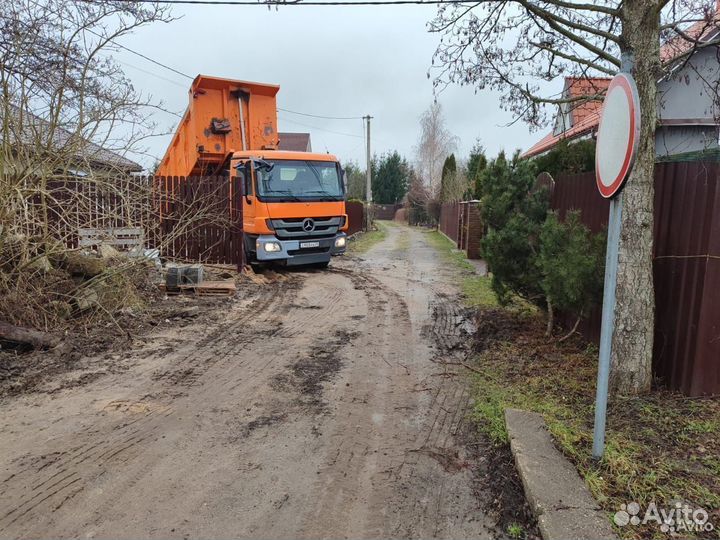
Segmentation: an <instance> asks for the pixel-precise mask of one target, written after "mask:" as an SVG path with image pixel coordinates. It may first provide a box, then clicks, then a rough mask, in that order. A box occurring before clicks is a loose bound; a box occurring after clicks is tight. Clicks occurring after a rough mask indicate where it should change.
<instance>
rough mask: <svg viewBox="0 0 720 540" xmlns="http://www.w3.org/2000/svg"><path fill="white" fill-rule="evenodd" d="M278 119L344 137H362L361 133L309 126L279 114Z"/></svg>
mask: <svg viewBox="0 0 720 540" xmlns="http://www.w3.org/2000/svg"><path fill="white" fill-rule="evenodd" d="M278 120H282V121H283V122H290V123H291V124H296V125H298V126H303V127H306V128H310V129H317V130H318V131H325V132H327V133H332V134H333V135H342V136H344V137H355V138H357V139H362V138H363V135H357V134H354V133H343V132H342V131H333V130H330V129H325V128H321V127H318V126H311V125H310V124H303V123H302V122H297V121H295V120H290V119H289V118H283V117H281V116H279V117H278Z"/></svg>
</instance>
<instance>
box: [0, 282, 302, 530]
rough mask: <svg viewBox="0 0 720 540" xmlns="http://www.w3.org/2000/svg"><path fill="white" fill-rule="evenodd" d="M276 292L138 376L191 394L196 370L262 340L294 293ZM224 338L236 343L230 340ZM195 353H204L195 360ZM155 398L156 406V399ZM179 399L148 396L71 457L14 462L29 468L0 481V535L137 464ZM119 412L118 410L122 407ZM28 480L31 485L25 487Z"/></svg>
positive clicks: (87, 435) (87, 431) (83, 434)
mask: <svg viewBox="0 0 720 540" xmlns="http://www.w3.org/2000/svg"><path fill="white" fill-rule="evenodd" d="M274 289H275V288H274V287H273V288H269V289H268V290H267V291H264V292H263V293H261V295H260V297H259V298H258V299H257V300H254V301H253V302H251V304H250V306H248V307H246V309H244V310H243V312H242V314H240V316H238V317H235V318H232V319H230V320H226V321H223V322H221V323H220V324H218V325H217V327H215V328H214V329H213V330H212V331H211V332H210V333H209V334H208V335H206V336H205V337H203V338H201V339H200V340H199V341H197V342H196V343H195V344H191V345H188V346H186V347H185V349H187V350H183V351H182V352H181V356H179V358H178V359H177V363H176V366H179V367H174V368H172V369H171V370H169V371H166V372H164V373H154V370H155V368H152V369H148V370H145V371H140V375H141V376H142V375H149V374H150V375H151V379H152V380H154V381H156V382H162V383H163V384H164V385H167V386H169V387H170V388H172V389H174V388H176V387H178V386H180V387H188V388H189V387H192V386H194V385H196V384H198V381H199V379H200V378H201V377H202V376H203V374H204V372H203V371H201V370H200V369H198V368H204V369H205V370H207V369H209V368H210V367H212V365H213V364H215V363H217V362H221V361H222V360H224V359H225V358H226V357H228V356H231V355H234V354H235V353H237V352H238V351H240V350H241V349H242V348H243V347H244V346H246V345H247V344H248V343H250V342H252V341H253V340H256V339H260V338H262V337H264V336H262V335H260V334H259V333H258V332H256V331H253V328H255V327H256V325H258V324H259V325H263V324H267V323H268V321H270V320H272V319H273V318H274V317H276V315H277V312H276V310H275V309H274V308H275V307H276V306H279V305H282V303H283V302H285V301H286V300H287V297H288V296H290V295H292V294H294V292H295V287H283V288H281V290H280V291H276V290H274ZM250 321H252V323H253V324H252V327H253V328H250V327H249V323H250ZM228 335H232V336H233V337H236V339H231V340H228V339H227V337H228ZM223 340H224V341H225V342H226V343H229V344H230V346H229V347H225V348H221V347H213V346H212V345H213V344H216V343H218V342H222V341H223ZM198 351H203V352H201V353H200V354H198ZM155 371H156V370H155ZM152 373H154V376H153V375H152ZM183 393H184V392H183ZM158 394H159V396H158ZM163 394H164V395H163ZM158 397H159V398H160V399H159V401H158V400H157V399H156V398H158ZM177 397H178V396H177V395H176V394H173V393H172V392H170V393H163V392H162V391H161V392H159V393H158V392H154V393H153V395H151V396H146V398H142V399H141V400H140V401H138V402H134V403H129V404H127V408H131V407H132V406H133V405H136V404H143V403H147V404H148V405H147V407H148V409H147V410H146V411H145V412H141V413H140V417H139V418H135V419H132V420H130V421H127V418H126V417H125V416H121V417H120V418H118V419H116V420H115V421H113V422H111V425H108V427H107V428H106V429H105V430H104V431H108V433H107V434H106V435H105V436H104V438H103V439H102V440H100V441H99V442H98V440H97V439H98V437H100V431H101V430H95V431H96V433H91V432H92V431H93V429H94V428H95V426H94V425H90V426H87V427H86V428H84V429H82V430H80V431H79V432H76V433H75V434H74V438H80V439H90V440H89V441H88V442H87V443H85V444H83V445H80V446H77V447H75V448H74V449H73V450H72V451H70V452H55V453H51V454H41V455H37V456H33V455H31V454H29V453H28V454H26V455H24V456H22V457H20V458H18V459H16V460H15V461H14V462H12V463H11V465H12V464H14V463H17V462H18V461H22V462H24V461H29V462H30V466H28V467H25V468H23V469H22V470H21V471H19V472H16V473H14V474H12V475H11V476H9V477H8V478H5V479H3V480H1V481H0V498H2V499H3V505H2V507H0V533H2V532H4V531H5V530H7V528H8V527H10V526H12V525H13V524H14V523H16V522H17V521H18V520H20V519H21V518H25V517H26V516H27V515H28V514H30V513H31V512H33V511H36V510H39V508H40V507H41V506H43V503H46V502H50V500H51V499H52V500H58V499H61V500H60V502H59V504H56V505H55V506H53V507H52V508H51V509H50V511H51V512H56V511H57V510H59V509H60V508H61V507H62V506H63V505H64V504H65V503H66V502H68V501H69V500H71V499H72V498H73V497H75V496H76V495H77V494H78V493H80V492H81V491H83V489H84V487H85V485H86V484H87V483H88V482H91V481H94V480H96V479H97V478H98V477H100V476H102V475H103V474H104V473H105V471H106V470H107V469H108V467H110V466H111V465H113V463H115V462H118V461H119V462H127V461H129V460H132V459H135V458H137V457H138V455H139V454H140V453H141V452H142V448H141V446H142V443H144V442H145V441H146V440H148V438H149V437H150V436H151V434H152V433H153V432H154V431H155V429H156V428H157V427H159V424H160V423H162V422H164V421H166V420H167V418H168V417H170V416H171V415H172V414H173V413H174V412H175V409H174V408H173V407H172V406H170V405H169V403H170V402H172V401H173V400H174V399H176V398H177ZM163 398H164V399H163ZM163 402H166V403H165V404H163ZM112 404H113V402H111V404H108V405H110V406H112ZM115 405H117V404H115ZM106 408H107V406H106ZM118 408H122V405H120V407H118ZM37 475H42V478H39V479H35V477H36V476H37ZM59 476H60V477H61V479H60V480H59V481H56V482H52V483H49V482H51V481H52V480H53V479H54V478H57V477H59ZM28 478H32V479H33V480H34V481H28ZM70 488H72V489H70ZM3 507H5V508H6V509H5V508H3ZM8 507H9V508H8Z"/></svg>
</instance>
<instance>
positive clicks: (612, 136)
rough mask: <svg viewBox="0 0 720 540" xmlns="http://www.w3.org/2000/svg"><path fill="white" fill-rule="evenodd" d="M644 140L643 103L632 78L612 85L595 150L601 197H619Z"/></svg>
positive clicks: (622, 75) (620, 78)
mask: <svg viewBox="0 0 720 540" xmlns="http://www.w3.org/2000/svg"><path fill="white" fill-rule="evenodd" d="M639 139H640V100H639V98H638V93H637V87H636V86H635V80H634V79H633V78H632V75H629V74H627V73H620V74H618V75H616V76H615V78H614V79H613V80H612V81H611V82H610V86H609V87H608V90H607V94H605V101H604V102H603V107H602V114H601V116H600V128H599V129H598V136H597V145H596V147H595V178H596V180H597V186H598V189H599V190H600V194H601V195H602V196H603V197H605V198H606V199H609V198H611V197H614V196H615V195H617V194H618V192H619V191H620V189H621V188H622V186H623V184H624V183H625V179H626V178H627V176H628V175H629V174H630V169H632V165H633V161H634V159H635V153H636V152H637V146H638V141H639Z"/></svg>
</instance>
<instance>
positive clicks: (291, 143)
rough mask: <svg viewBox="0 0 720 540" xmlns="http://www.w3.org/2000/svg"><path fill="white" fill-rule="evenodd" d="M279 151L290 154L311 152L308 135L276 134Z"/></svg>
mask: <svg viewBox="0 0 720 540" xmlns="http://www.w3.org/2000/svg"><path fill="white" fill-rule="evenodd" d="M278 138H279V139H280V145H279V148H280V150H288V151H290V152H311V151H312V146H311V145H310V134H309V133H278Z"/></svg>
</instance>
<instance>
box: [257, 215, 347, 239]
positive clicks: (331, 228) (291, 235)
mask: <svg viewBox="0 0 720 540" xmlns="http://www.w3.org/2000/svg"><path fill="white" fill-rule="evenodd" d="M306 220H312V224H313V228H312V230H306V229H305V228H303V224H305V221H306ZM341 220H342V218H341V217H314V218H284V219H272V220H270V223H271V224H272V226H273V229H275V234H276V236H277V237H278V238H280V239H292V240H303V239H306V238H329V237H332V236H335V235H336V234H337V232H338V230H339V229H340V223H341Z"/></svg>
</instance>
